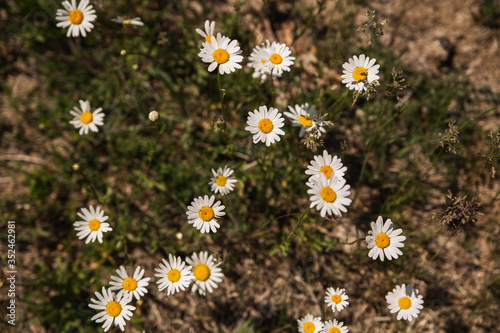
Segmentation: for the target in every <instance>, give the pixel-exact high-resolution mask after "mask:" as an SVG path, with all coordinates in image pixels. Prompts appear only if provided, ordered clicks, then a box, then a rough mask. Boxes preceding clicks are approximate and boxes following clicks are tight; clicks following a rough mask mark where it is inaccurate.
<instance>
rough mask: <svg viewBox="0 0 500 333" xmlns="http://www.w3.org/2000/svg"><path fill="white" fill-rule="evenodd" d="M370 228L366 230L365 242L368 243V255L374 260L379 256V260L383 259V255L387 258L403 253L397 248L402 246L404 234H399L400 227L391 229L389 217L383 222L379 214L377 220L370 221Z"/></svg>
mask: <svg viewBox="0 0 500 333" xmlns="http://www.w3.org/2000/svg"><path fill="white" fill-rule="evenodd" d="M371 227H372V230H369V231H368V236H366V242H367V243H368V249H371V250H370V252H368V256H369V257H370V258H373V260H376V259H377V258H378V257H380V260H381V261H384V255H385V257H387V259H389V260H392V259H397V258H398V256H401V255H403V252H401V250H400V249H399V248H400V247H404V244H403V241H404V240H405V239H406V237H405V236H400V235H401V233H402V232H403V230H402V229H396V230H394V229H393V227H394V226H393V224H392V221H391V219H387V221H385V223H384V219H383V218H382V216H379V217H378V219H377V222H376V223H375V222H372V223H371Z"/></svg>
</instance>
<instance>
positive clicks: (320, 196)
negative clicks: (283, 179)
mask: <svg viewBox="0 0 500 333" xmlns="http://www.w3.org/2000/svg"><path fill="white" fill-rule="evenodd" d="M307 186H309V187H310V189H309V190H307V193H308V194H310V195H311V206H310V207H311V208H313V207H314V206H316V209H317V210H318V211H321V217H325V215H327V214H328V215H335V216H338V217H341V216H342V213H341V211H342V212H344V213H345V212H347V209H346V208H345V206H349V205H350V204H351V199H348V198H347V196H348V195H350V194H351V192H349V191H348V190H349V189H350V188H351V186H350V185H346V183H345V179H343V178H337V177H331V178H330V179H327V178H326V176H325V175H324V174H323V173H321V174H320V175H319V178H311V179H310V181H309V182H308V183H307Z"/></svg>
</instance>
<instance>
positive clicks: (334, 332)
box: [328, 327, 340, 333]
mask: <svg viewBox="0 0 500 333" xmlns="http://www.w3.org/2000/svg"><path fill="white" fill-rule="evenodd" d="M328 333H340V330H339V329H338V328H337V327H331V328H330V329H329V330H328Z"/></svg>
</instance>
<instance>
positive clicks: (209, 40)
mask: <svg viewBox="0 0 500 333" xmlns="http://www.w3.org/2000/svg"><path fill="white" fill-rule="evenodd" d="M205 42H209V43H210V44H212V35H207V37H205Z"/></svg>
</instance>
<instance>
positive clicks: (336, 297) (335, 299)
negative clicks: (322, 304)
mask: <svg viewBox="0 0 500 333" xmlns="http://www.w3.org/2000/svg"><path fill="white" fill-rule="evenodd" d="M332 302H333V303H335V304H339V303H340V302H342V297H340V295H333V296H332Z"/></svg>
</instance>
